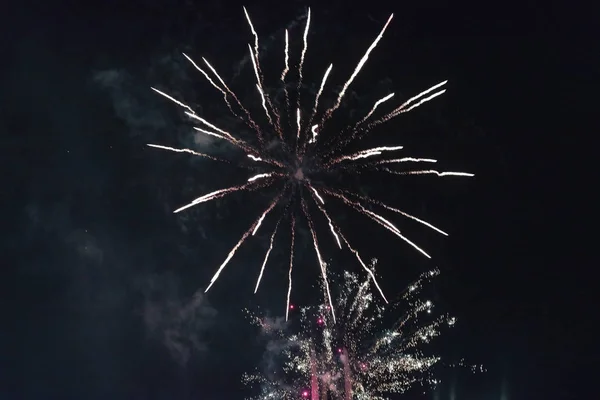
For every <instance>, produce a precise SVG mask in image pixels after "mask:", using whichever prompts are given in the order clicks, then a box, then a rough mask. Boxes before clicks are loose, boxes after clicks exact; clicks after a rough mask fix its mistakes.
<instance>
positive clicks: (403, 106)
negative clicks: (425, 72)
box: [367, 80, 448, 131]
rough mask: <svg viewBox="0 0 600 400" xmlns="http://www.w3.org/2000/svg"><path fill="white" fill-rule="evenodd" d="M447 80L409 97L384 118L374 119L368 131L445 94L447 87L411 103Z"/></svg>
mask: <svg viewBox="0 0 600 400" xmlns="http://www.w3.org/2000/svg"><path fill="white" fill-rule="evenodd" d="M447 82H448V81H447V80H446V81H443V82H440V83H438V84H437V85H434V86H432V87H430V88H429V89H427V90H425V91H423V92H421V93H419V94H417V95H416V96H413V97H411V98H410V99H408V100H407V101H405V102H404V103H402V104H401V105H400V106H399V107H397V108H396V109H395V110H393V111H392V112H390V113H388V114H387V115H385V116H384V117H382V118H380V119H378V120H376V121H373V122H371V123H370V124H368V127H367V131H370V130H371V129H373V128H374V127H375V126H377V125H379V124H382V123H384V122H387V121H389V120H390V119H392V118H394V117H396V116H398V115H400V114H403V113H407V112H409V111H412V110H414V109H415V108H417V107H419V106H420V105H422V104H424V103H427V102H428V101H430V100H432V99H434V98H436V97H438V96H441V95H442V94H444V93H445V92H446V89H444V90H440V91H439V92H436V93H434V94H432V95H430V96H428V97H425V98H423V99H421V100H420V101H419V102H417V103H415V104H413V105H410V104H411V103H412V102H413V101H415V100H417V99H418V98H420V97H422V96H425V95H426V94H428V93H430V92H432V91H434V90H436V89H438V88H440V87H441V86H443V85H445V84H446V83H447ZM409 105H410V107H408V108H406V107H407V106H409Z"/></svg>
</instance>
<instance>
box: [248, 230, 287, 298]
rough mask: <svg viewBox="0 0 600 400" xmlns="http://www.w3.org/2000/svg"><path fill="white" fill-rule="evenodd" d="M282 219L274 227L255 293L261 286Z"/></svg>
mask: <svg viewBox="0 0 600 400" xmlns="http://www.w3.org/2000/svg"><path fill="white" fill-rule="evenodd" d="M280 222H281V219H280V220H279V221H277V225H275V229H273V234H272V235H271V241H270V242H269V249H268V250H267V253H266V254H265V259H264V261H263V263H262V266H261V267H260V273H259V274H258V279H257V280H256V287H255V288H254V294H256V292H258V287H259V286H260V281H261V279H262V276H263V273H264V272H265V266H266V265H267V260H269V255H270V254H271V250H273V241H274V240H275V235H276V234H277V228H279V223H280Z"/></svg>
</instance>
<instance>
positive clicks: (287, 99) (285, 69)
mask: <svg viewBox="0 0 600 400" xmlns="http://www.w3.org/2000/svg"><path fill="white" fill-rule="evenodd" d="M289 52H290V39H289V35H288V30H287V29H286V30H285V49H284V67H283V72H282V73H281V78H280V79H281V83H282V85H283V91H284V92H285V106H286V108H285V109H286V112H287V117H288V119H289V117H290V96H289V93H288V90H287V85H286V84H285V77H286V75H287V73H288V72H289V71H290V65H289V61H290V54H289Z"/></svg>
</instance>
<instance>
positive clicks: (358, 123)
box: [352, 93, 394, 131]
mask: <svg viewBox="0 0 600 400" xmlns="http://www.w3.org/2000/svg"><path fill="white" fill-rule="evenodd" d="M392 97H394V93H390V94H388V95H387V96H385V97H383V98H381V99H379V100H377V101H376V102H375V104H374V105H373V108H371V111H369V113H368V114H367V115H365V117H364V118H363V119H361V120H360V121H358V122H357V123H356V125H354V128H353V129H352V130H353V131H355V130H356V129H357V128H358V127H359V126H360V125H362V124H364V123H365V121H366V120H368V119H369V118H370V117H371V115H373V113H374V112H375V110H377V107H379V106H380V105H381V104H382V103H385V102H386V101H388V100H389V99H391V98H392Z"/></svg>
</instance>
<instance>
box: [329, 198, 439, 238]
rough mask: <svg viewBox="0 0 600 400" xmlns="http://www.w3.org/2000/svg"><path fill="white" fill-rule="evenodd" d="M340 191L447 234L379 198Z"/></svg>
mask: <svg viewBox="0 0 600 400" xmlns="http://www.w3.org/2000/svg"><path fill="white" fill-rule="evenodd" d="M340 192H342V193H344V194H345V195H350V196H353V197H356V198H357V199H359V200H361V201H364V202H368V203H371V204H376V205H378V206H380V207H383V208H385V209H386V210H389V211H392V212H395V213H397V214H400V215H402V216H404V217H406V218H410V219H412V220H413V221H417V222H418V223H420V224H423V225H425V226H426V227H428V228H431V229H433V230H434V231H436V232H439V233H441V234H442V235H444V236H448V234H447V233H446V232H444V231H443V230H441V229H440V228H437V227H435V226H433V225H432V224H430V223H429V222H427V221H423V220H422V219H420V218H417V217H415V216H414V215H411V214H409V213H407V212H404V211H402V210H399V209H397V208H394V207H390V206H388V205H387V204H385V203H383V202H381V201H379V200H376V199H373V198H371V197H367V196H361V195H359V194H358V193H354V192H350V191H347V190H340Z"/></svg>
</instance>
